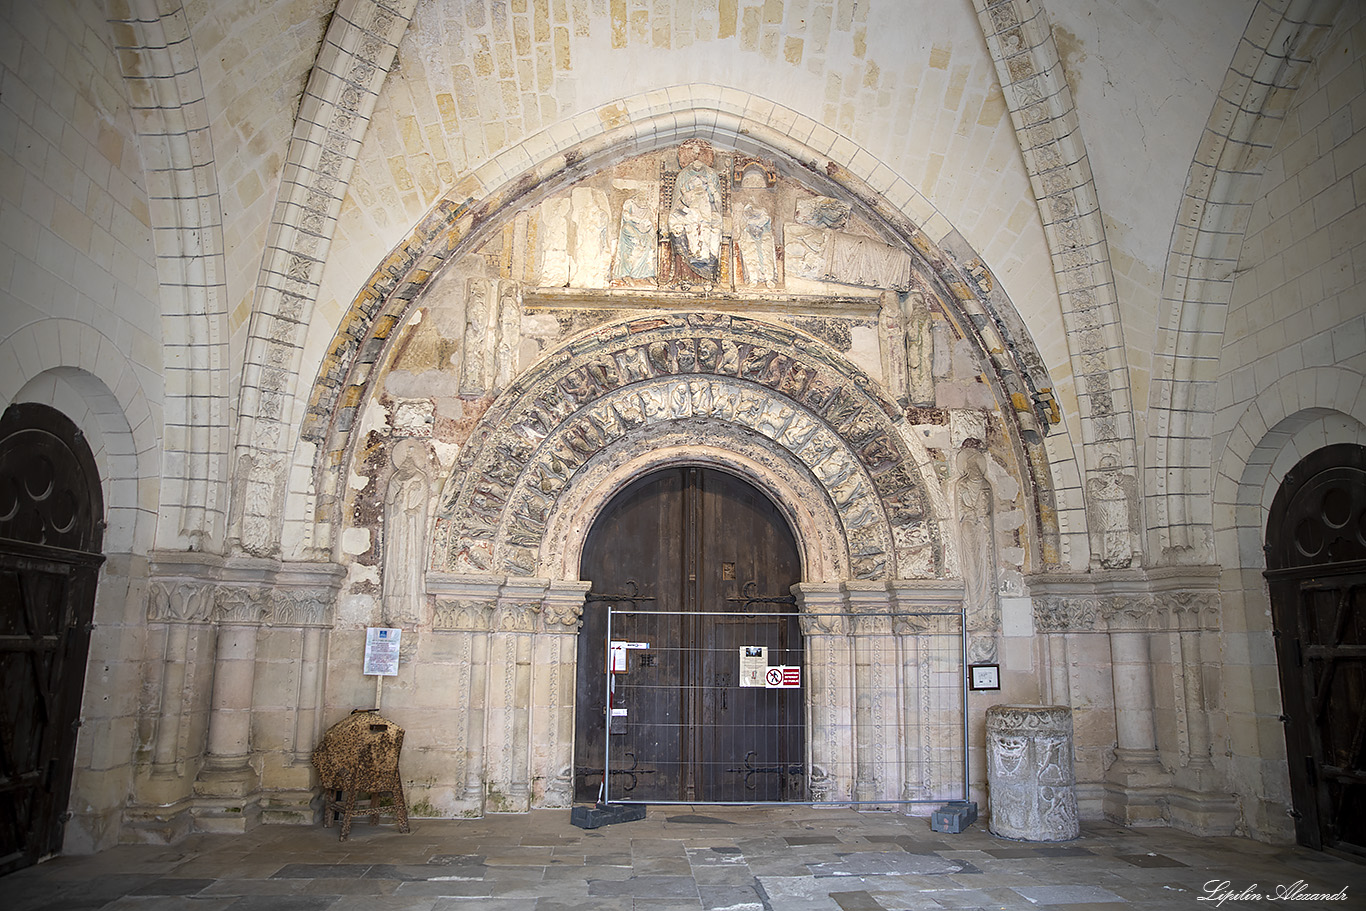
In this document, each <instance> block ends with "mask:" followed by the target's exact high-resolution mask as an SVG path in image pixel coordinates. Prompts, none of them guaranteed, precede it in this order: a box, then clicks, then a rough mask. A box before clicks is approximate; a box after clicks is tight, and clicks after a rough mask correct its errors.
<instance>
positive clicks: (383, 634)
mask: <svg viewBox="0 0 1366 911" xmlns="http://www.w3.org/2000/svg"><path fill="white" fill-rule="evenodd" d="M402 636H403V630H401V629H391V628H389V627H383V626H372V627H369V628H368V629H366V631H365V671H364V673H366V674H367V675H375V676H379V677H397V676H398V643H399V639H400V638H402Z"/></svg>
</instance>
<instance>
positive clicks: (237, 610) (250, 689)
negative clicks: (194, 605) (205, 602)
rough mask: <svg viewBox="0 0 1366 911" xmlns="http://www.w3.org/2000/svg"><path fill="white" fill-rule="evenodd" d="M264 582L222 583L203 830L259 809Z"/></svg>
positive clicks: (235, 824) (232, 825) (238, 823)
mask: <svg viewBox="0 0 1366 911" xmlns="http://www.w3.org/2000/svg"><path fill="white" fill-rule="evenodd" d="M267 599H268V590H267V589H265V588H263V587H262V586H261V585H259V584H258V585H225V586H223V587H221V588H220V589H219V592H218V599H217V605H216V606H215V608H214V619H215V620H216V621H217V625H218V635H217V643H216V648H215V652H214V667H213V692H212V695H211V697H210V703H209V705H210V709H209V740H208V747H209V749H208V756H207V757H206V758H205V760H204V765H203V767H202V768H201V769H200V772H199V777H198V778H197V779H196V780H195V785H194V792H195V796H196V798H198V799H197V800H196V806H195V808H194V810H193V811H192V812H193V816H194V818H195V826H196V828H198V829H199V830H200V831H205V832H243V831H246V829H248V828H250V827H251V826H252V825H254V824H255V823H256V821H257V819H258V817H259V815H260V808H259V806H258V802H259V794H258V793H257V789H258V787H259V785H260V780H259V777H258V776H257V773H256V770H255V769H254V768H253V767H252V765H251V762H250V759H251V712H252V701H253V696H254V689H255V679H256V635H257V632H258V630H259V629H260V626H261V623H262V621H263V620H265V618H266V615H267V614H268V612H269V601H268V600H267Z"/></svg>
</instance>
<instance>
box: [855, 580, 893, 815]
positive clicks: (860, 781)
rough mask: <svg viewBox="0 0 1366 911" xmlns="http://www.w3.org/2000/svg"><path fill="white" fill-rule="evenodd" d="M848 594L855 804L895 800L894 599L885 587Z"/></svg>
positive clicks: (860, 585) (858, 587)
mask: <svg viewBox="0 0 1366 911" xmlns="http://www.w3.org/2000/svg"><path fill="white" fill-rule="evenodd" d="M844 589H845V594H846V597H847V600H848V605H849V614H850V626H851V629H850V632H851V633H852V634H853V651H854V693H853V700H852V701H853V703H854V756H855V772H854V799H855V800H857V801H860V802H862V803H873V802H876V801H879V800H895V799H896V797H897V796H898V792H899V791H900V788H899V787H898V786H897V785H896V780H897V778H898V777H899V776H898V775H897V766H898V765H899V744H900V737H898V736H897V718H896V709H897V694H896V690H895V688H894V683H895V680H896V673H895V667H896V660H895V656H896V646H895V642H894V641H893V639H892V617H891V614H892V602H891V593H890V592H889V590H888V588H887V584H886V583H885V582H846V583H845V585H844Z"/></svg>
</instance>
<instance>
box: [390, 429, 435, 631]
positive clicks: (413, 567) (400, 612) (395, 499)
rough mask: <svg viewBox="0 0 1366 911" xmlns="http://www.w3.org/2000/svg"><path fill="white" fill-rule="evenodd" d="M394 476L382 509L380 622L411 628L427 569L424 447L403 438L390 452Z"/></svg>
mask: <svg viewBox="0 0 1366 911" xmlns="http://www.w3.org/2000/svg"><path fill="white" fill-rule="evenodd" d="M391 458H392V459H393V462H394V476H393V479H392V480H391V481H390V484H389V490H390V495H389V497H388V502H387V503H386V504H385V510H384V576H383V586H384V622H385V624H386V625H389V626H396V627H406V628H410V629H411V628H412V627H414V626H416V625H417V622H418V619H419V618H420V617H421V616H422V599H423V597H424V595H425V594H426V591H425V585H424V580H425V578H426V574H427V560H426V550H427V501H428V499H429V495H430V490H431V484H430V482H429V481H428V479H427V475H426V473H425V471H424V468H426V462H427V460H426V449H425V447H423V445H422V444H421V443H418V442H417V441H415V440H404V441H403V442H401V443H399V444H398V445H397V446H395V447H394V452H393V455H392V456H391Z"/></svg>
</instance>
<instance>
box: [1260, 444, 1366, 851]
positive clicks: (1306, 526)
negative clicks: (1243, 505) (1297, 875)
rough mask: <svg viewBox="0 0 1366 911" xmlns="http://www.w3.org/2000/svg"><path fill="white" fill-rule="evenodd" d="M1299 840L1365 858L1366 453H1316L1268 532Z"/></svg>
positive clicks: (1287, 486)
mask: <svg viewBox="0 0 1366 911" xmlns="http://www.w3.org/2000/svg"><path fill="white" fill-rule="evenodd" d="M1266 577H1267V582H1268V585H1269V587H1270V593H1271V612H1272V620H1273V622H1274V624H1275V635H1276V656H1277V664H1278V665H1279V668H1280V683H1281V704H1282V707H1283V710H1284V714H1283V715H1282V716H1281V717H1282V720H1283V721H1284V723H1285V736H1286V755H1287V758H1288V760H1289V763H1290V788H1291V798H1292V800H1293V802H1294V811H1293V812H1292V816H1293V817H1294V819H1295V834H1296V838H1297V840H1298V841H1299V842H1300V843H1301V844H1303V845H1307V846H1309V847H1313V848H1333V849H1336V850H1339V851H1344V852H1348V853H1352V854H1356V855H1360V856H1366V447H1361V446H1355V445H1345V444H1344V445H1336V446H1329V447H1325V448H1324V449H1321V450H1319V451H1318V452H1315V453H1312V454H1311V455H1309V456H1308V457H1306V458H1305V459H1304V461H1302V462H1301V463H1300V464H1299V465H1297V466H1295V468H1293V469H1292V470H1291V471H1290V472H1289V473H1288V474H1287V475H1286V477H1285V480H1284V481H1283V482H1282V485H1281V489H1280V490H1279V491H1278V492H1277V494H1276V497H1275V499H1274V500H1273V501H1272V506H1271V511H1270V515H1269V516H1268V525H1267V572H1266Z"/></svg>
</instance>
